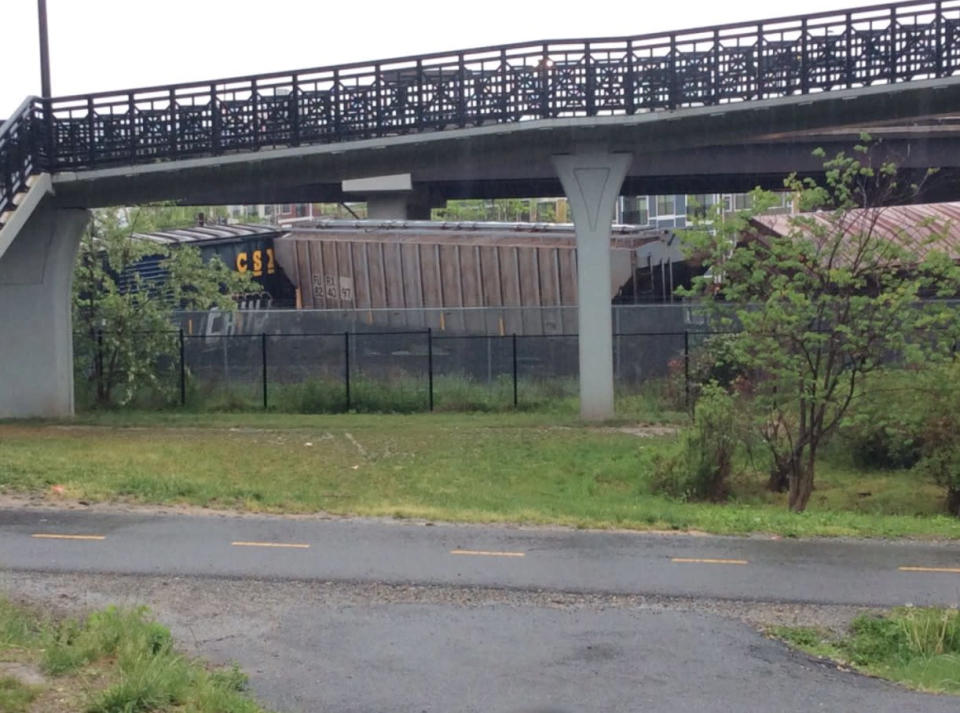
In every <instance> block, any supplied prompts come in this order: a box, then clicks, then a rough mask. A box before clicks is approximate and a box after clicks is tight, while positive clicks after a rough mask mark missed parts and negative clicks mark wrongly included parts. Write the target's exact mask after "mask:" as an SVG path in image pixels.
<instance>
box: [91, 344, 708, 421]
mask: <svg viewBox="0 0 960 713" xmlns="http://www.w3.org/2000/svg"><path fill="white" fill-rule="evenodd" d="M720 333H721V332H718V331H707V330H683V331H645V332H625V333H617V334H614V343H615V370H614V371H615V379H616V382H617V385H618V388H619V390H620V391H621V393H634V392H636V391H637V390H638V388H639V387H641V386H643V385H644V384H647V383H649V382H651V381H653V380H661V379H664V378H666V377H672V378H673V379H674V380H675V381H676V382H677V383H676V387H677V389H678V393H679V394H680V396H681V398H682V397H683V395H684V394H687V395H689V390H690V385H689V381H690V358H691V353H692V352H693V350H695V349H696V348H697V346H698V345H699V344H700V343H702V341H703V340H704V339H706V338H707V337H709V336H710V335H714V334H720ZM163 334H169V335H171V336H172V337H173V338H174V339H175V340H176V341H177V342H178V345H179V348H178V349H177V350H174V352H175V353H174V354H172V355H163V356H162V357H160V363H162V369H160V370H161V371H162V372H163V374H164V377H163V379H161V381H164V382H165V383H166V390H165V391H166V396H165V397H164V398H165V399H166V403H167V404H169V405H174V404H178V405H180V406H190V405H206V406H209V404H210V403H214V404H217V403H221V402H222V403H223V404H225V405H226V407H228V408H248V409H253V408H263V409H268V408H272V407H279V408H281V409H293V410H302V409H303V408H304V407H303V406H302V405H299V404H295V403H292V402H291V398H293V396H295V397H296V399H298V401H302V400H303V398H304V397H305V396H306V397H307V398H311V399H312V403H314V406H311V407H308V408H307V409H306V410H317V411H349V410H352V409H366V410H392V408H393V406H392V405H391V404H394V405H395V401H396V398H397V397H396V395H394V397H393V399H394V401H393V402H387V401H383V403H386V404H387V405H385V406H377V403H380V401H379V400H378V398H379V397H377V398H374V399H373V400H374V401H377V403H370V401H371V394H374V395H376V392H378V391H380V392H383V391H390V390H393V391H394V392H396V391H397V390H398V389H399V390H400V391H406V393H405V394H403V395H402V396H401V397H400V399H401V401H402V402H403V403H402V408H403V409H404V410H410V411H433V410H434V409H435V408H437V407H439V408H449V407H450V405H449V401H450V398H449V396H450V394H449V393H446V392H447V391H449V390H451V389H469V390H472V393H473V394H474V396H476V395H477V394H481V393H484V394H486V395H487V396H489V395H490V394H493V395H494V400H498V403H497V405H498V407H499V408H511V407H512V408H521V407H523V406H525V405H532V404H533V402H534V401H536V400H537V399H538V398H539V399H540V400H543V399H544V398H546V397H544V394H547V395H549V398H554V399H555V398H560V397H567V396H571V397H572V396H575V395H576V393H577V386H576V383H577V379H578V341H577V335H576V334H554V335H520V334H507V335H503V336H498V335H476V334H474V335H462V334H461V335H450V334H438V333H436V332H435V331H434V330H432V329H426V330H408V331H389V332H352V331H344V332H313V333H310V332H298V333H266V332H264V333H260V334H224V335H216V336H211V335H192V334H188V333H186V332H184V330H182V329H181V330H179V331H176V332H164V333H163ZM77 338H78V340H79V341H78V344H80V343H84V344H85V346H86V347H88V348H85V349H82V350H78V364H77V371H78V375H80V376H81V380H82V376H83V375H85V376H88V377H89V376H92V375H93V374H94V373H95V372H96V371H97V368H98V365H100V370H101V371H102V364H103V361H104V355H103V349H104V347H103V343H104V340H103V338H102V335H99V334H98V335H97V338H95V339H93V340H92V341H90V336H89V335H80V334H78V335H77ZM80 354H83V356H79V355H80ZM150 388H153V386H149V385H148V386H145V389H146V390H149V389H150ZM532 391H537V393H538V394H539V396H535V395H534V394H533V393H532ZM218 399H219V401H218ZM201 402H202V403H201ZM467 408H469V407H467Z"/></svg>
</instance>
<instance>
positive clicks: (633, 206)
mask: <svg viewBox="0 0 960 713" xmlns="http://www.w3.org/2000/svg"><path fill="white" fill-rule="evenodd" d="M623 222H624V223H626V224H627V225H649V224H650V211H649V210H648V208H647V197H646V196H636V197H634V198H624V199H623Z"/></svg>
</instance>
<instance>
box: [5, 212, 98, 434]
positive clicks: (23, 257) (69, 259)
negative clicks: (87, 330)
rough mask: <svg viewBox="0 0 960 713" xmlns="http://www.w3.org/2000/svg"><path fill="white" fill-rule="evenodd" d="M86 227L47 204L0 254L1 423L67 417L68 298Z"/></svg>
mask: <svg viewBox="0 0 960 713" xmlns="http://www.w3.org/2000/svg"><path fill="white" fill-rule="evenodd" d="M88 220H89V212H88V211H86V210H78V209H59V208H56V207H54V206H53V201H52V199H51V198H50V197H47V198H45V199H43V200H42V201H41V202H40V203H39V204H38V205H37V206H36V208H35V209H34V210H33V212H32V213H31V214H30V216H29V217H28V218H27V219H26V221H25V222H23V224H22V226H21V227H20V229H19V230H18V231H17V232H16V235H15V236H14V237H13V240H12V241H11V242H10V244H9V247H7V249H6V250H5V251H4V252H3V253H0V418H36V417H42V418H63V417H69V416H72V415H73V334H72V314H71V292H72V288H73V271H74V262H75V260H76V256H77V249H78V248H79V245H80V238H81V236H82V235H83V230H84V228H85V227H86V225H87V222H88Z"/></svg>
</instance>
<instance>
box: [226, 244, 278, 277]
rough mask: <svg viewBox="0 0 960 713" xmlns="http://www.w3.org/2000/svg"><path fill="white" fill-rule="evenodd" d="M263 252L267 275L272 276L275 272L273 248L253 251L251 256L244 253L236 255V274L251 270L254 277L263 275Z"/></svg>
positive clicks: (275, 262)
mask: <svg viewBox="0 0 960 713" xmlns="http://www.w3.org/2000/svg"><path fill="white" fill-rule="evenodd" d="M264 252H266V254H267V255H266V257H267V274H268V275H272V274H273V273H275V272H276V271H277V259H276V254H275V253H274V252H273V248H267V249H266V250H254V251H253V253H251V254H248V253H246V252H242V253H237V261H236V265H237V272H247V271H248V270H251V269H252V271H253V274H254V277H260V276H261V275H262V274H263V257H264V255H263V254H264ZM251 263H252V264H251Z"/></svg>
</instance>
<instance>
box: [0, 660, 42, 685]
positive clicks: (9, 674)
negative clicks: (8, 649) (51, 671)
mask: <svg viewBox="0 0 960 713" xmlns="http://www.w3.org/2000/svg"><path fill="white" fill-rule="evenodd" d="M0 678H13V679H16V680H17V681H19V682H20V683H22V684H23V685H24V686H42V685H43V684H45V683H46V682H47V679H46V678H45V677H44V675H43V674H42V673H40V669H38V668H37V667H36V666H32V665H30V664H26V663H16V662H8V663H4V662H0Z"/></svg>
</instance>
